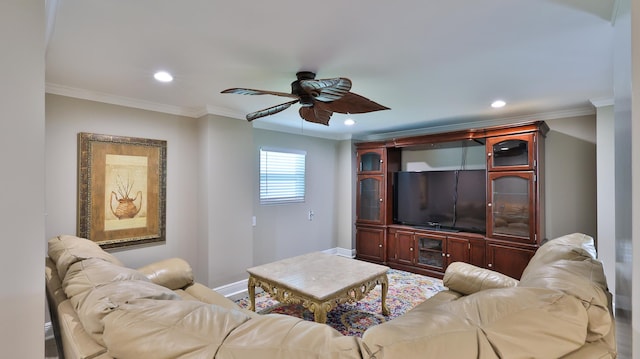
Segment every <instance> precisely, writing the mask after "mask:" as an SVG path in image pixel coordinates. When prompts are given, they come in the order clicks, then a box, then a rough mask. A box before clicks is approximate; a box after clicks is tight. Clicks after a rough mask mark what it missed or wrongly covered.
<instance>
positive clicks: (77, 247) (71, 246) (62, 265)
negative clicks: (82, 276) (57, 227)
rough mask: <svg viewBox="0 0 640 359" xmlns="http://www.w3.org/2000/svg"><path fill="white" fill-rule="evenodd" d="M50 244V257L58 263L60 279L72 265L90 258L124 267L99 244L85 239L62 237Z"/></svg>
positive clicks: (56, 238) (55, 238)
mask: <svg viewBox="0 0 640 359" xmlns="http://www.w3.org/2000/svg"><path fill="white" fill-rule="evenodd" d="M48 244H49V248H48V255H49V257H50V258H51V259H52V260H53V261H54V262H55V263H56V268H57V270H58V275H59V276H60V278H64V277H65V275H66V274H67V270H68V269H69V267H70V266H71V265H72V264H74V263H76V262H79V261H82V260H85V259H89V258H100V259H103V260H105V261H107V262H110V263H113V264H116V265H119V266H121V267H122V266H124V264H122V262H121V261H120V260H119V259H117V258H116V257H114V256H113V255H111V254H109V253H107V252H105V251H104V250H103V249H102V248H100V246H99V245H98V244H97V243H95V242H93V241H90V240H88V239H85V238H80V237H76V236H69V235H61V236H57V237H54V238H51V239H50V240H49V242H48Z"/></svg>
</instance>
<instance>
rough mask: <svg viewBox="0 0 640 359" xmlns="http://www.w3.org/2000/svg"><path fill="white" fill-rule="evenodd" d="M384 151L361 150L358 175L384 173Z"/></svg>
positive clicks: (378, 149) (359, 152) (379, 149)
mask: <svg viewBox="0 0 640 359" xmlns="http://www.w3.org/2000/svg"><path fill="white" fill-rule="evenodd" d="M383 151H384V150H383V149H382V148H374V149H366V150H359V151H358V173H382V171H383V166H382V164H383V162H384V161H383V160H384V159H383V154H384V152H383Z"/></svg>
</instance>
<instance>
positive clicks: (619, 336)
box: [616, 309, 632, 359]
mask: <svg viewBox="0 0 640 359" xmlns="http://www.w3.org/2000/svg"><path fill="white" fill-rule="evenodd" d="M616 343H617V345H618V359H631V358H632V356H631V354H632V353H631V343H632V333H631V312H630V311H628V310H623V309H616Z"/></svg>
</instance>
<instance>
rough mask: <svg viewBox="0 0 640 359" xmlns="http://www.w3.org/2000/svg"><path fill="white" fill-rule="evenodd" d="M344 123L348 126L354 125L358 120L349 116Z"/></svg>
mask: <svg viewBox="0 0 640 359" xmlns="http://www.w3.org/2000/svg"><path fill="white" fill-rule="evenodd" d="M344 124H345V125H346V126H353V125H355V124H356V121H354V120H353V119H352V118H348V119H346V120H344Z"/></svg>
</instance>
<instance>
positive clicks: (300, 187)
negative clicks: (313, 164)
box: [260, 148, 306, 204]
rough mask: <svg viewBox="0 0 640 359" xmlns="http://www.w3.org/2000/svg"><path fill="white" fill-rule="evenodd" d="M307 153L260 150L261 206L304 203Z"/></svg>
mask: <svg viewBox="0 0 640 359" xmlns="http://www.w3.org/2000/svg"><path fill="white" fill-rule="evenodd" d="M305 157H306V152H305V151H293V150H273V149H266V148H261V149H260V204H279V203H294V202H304V181H305V178H304V177H305V176H304V175H305Z"/></svg>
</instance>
